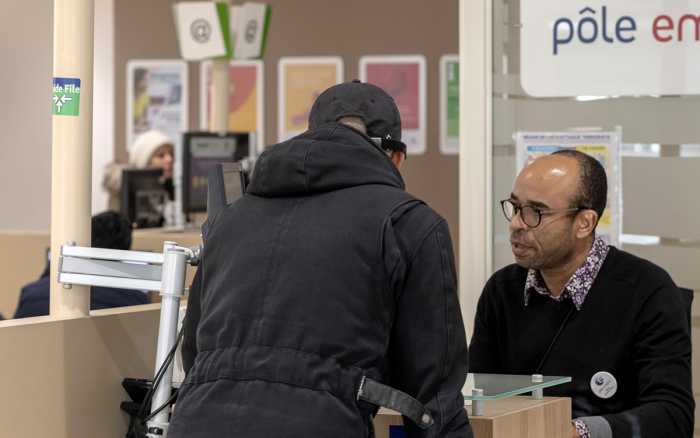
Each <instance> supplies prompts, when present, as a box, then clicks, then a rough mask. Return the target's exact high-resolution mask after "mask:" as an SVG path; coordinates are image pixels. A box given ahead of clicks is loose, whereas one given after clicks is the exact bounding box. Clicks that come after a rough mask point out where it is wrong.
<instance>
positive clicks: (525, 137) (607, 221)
mask: <svg viewBox="0 0 700 438" xmlns="http://www.w3.org/2000/svg"><path fill="white" fill-rule="evenodd" d="M515 141H516V143H515V148H516V166H517V169H516V170H517V172H520V170H522V168H523V167H525V166H526V165H527V164H529V163H531V162H532V161H534V160H535V159H537V158H538V157H541V156H543V155H548V154H551V153H553V152H556V151H560V150H564V149H573V150H577V151H579V152H584V153H586V154H588V155H591V156H593V157H594V158H595V159H597V160H598V161H599V162H600V164H602V165H603V167H604V168H605V173H606V175H607V177H608V202H607V206H606V208H605V211H604V212H603V217H601V218H600V222H599V223H598V229H597V230H596V233H597V235H598V236H600V237H602V238H603V239H605V241H606V242H607V243H608V244H610V245H613V246H619V245H620V235H621V234H622V177H621V171H620V143H621V141H622V133H621V132H619V131H618V132H581V133H579V132H518V133H517V134H516V138H515Z"/></svg>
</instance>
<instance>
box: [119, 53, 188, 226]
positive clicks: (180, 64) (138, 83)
mask: <svg viewBox="0 0 700 438" xmlns="http://www.w3.org/2000/svg"><path fill="white" fill-rule="evenodd" d="M126 71H127V75H126V78H127V79H126V141H127V144H128V145H130V144H132V143H133V142H134V140H135V139H136V137H138V136H139V135H140V134H143V133H144V132H146V131H148V130H150V129H158V130H160V131H162V132H163V133H165V134H166V135H168V136H169V137H170V138H172V139H173V143H174V145H173V146H175V163H182V133H183V132H186V131H187V128H188V126H187V121H188V106H187V103H188V93H187V90H188V78H187V63H186V62H184V61H181V60H130V61H129V62H128V63H127V65H126ZM181 181H182V167H181V166H178V165H176V166H175V167H174V169H173V184H174V186H175V205H174V209H173V211H174V212H181V211H182V208H181V205H182V184H181ZM183 220H184V218H183V215H182V214H178V213H175V214H174V217H173V218H172V219H166V223H167V224H169V225H176V226H181V225H182V224H183Z"/></svg>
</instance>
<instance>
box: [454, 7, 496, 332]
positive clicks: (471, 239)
mask: <svg viewBox="0 0 700 438" xmlns="http://www.w3.org/2000/svg"><path fill="white" fill-rule="evenodd" d="M492 7H493V0H460V2H459V62H460V69H459V74H460V82H459V133H460V134H459V141H460V147H459V289H460V294H459V296H460V304H461V306H462V316H463V318H464V323H465V326H466V329H467V336H468V337H470V338H471V334H472V330H473V327H472V326H473V322H474V314H475V313H476V305H477V302H478V300H479V296H480V295H481V290H482V288H483V287H484V284H486V280H488V278H489V276H490V274H491V265H492V262H491V259H492V257H493V251H492V249H491V247H492V244H491V239H492V230H491V228H492V227H491V214H492V212H491V196H492V195H491V191H492V183H491V165H492V163H491V154H492V152H491V151H492V146H491V90H492V84H491V65H492V64H491V59H492V54H491V47H492V35H491V27H492V24H491V19H492V15H491V14H492V13H491V10H492Z"/></svg>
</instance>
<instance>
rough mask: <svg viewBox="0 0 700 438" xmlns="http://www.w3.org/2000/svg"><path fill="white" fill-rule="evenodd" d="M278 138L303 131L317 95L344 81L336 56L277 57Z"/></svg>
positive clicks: (341, 64)
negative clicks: (278, 58)
mask: <svg viewBox="0 0 700 438" xmlns="http://www.w3.org/2000/svg"><path fill="white" fill-rule="evenodd" d="M277 80H278V85H277V91H278V100H277V102H278V103H277V105H278V116H277V137H278V140H279V141H284V140H287V139H290V138H292V137H294V136H296V135H299V134H301V133H302V132H304V131H306V129H307V127H308V120H309V112H310V111H311V105H313V103H314V101H315V100H316V98H317V97H318V96H319V95H320V94H321V93H322V92H323V91H324V90H325V89H326V88H328V87H330V86H332V85H335V84H338V83H340V82H342V80H343V60H342V59H341V58H339V57H316V58H312V57H309V58H304V57H286V58H280V60H279V64H278V73H277Z"/></svg>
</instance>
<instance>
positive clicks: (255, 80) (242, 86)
mask: <svg viewBox="0 0 700 438" xmlns="http://www.w3.org/2000/svg"><path fill="white" fill-rule="evenodd" d="M211 66H212V63H211V61H204V62H202V63H201V64H200V72H199V127H200V129H202V130H204V131H211V126H210V121H211V117H210V116H211ZM228 77H229V89H228V129H229V131H233V132H253V133H255V145H256V149H257V153H258V154H260V153H261V152H262V151H263V149H264V148H265V123H264V122H265V112H264V102H265V100H264V88H263V85H264V69H263V62H262V61H259V60H255V61H253V60H251V61H243V60H241V61H231V62H230V63H229V71H228Z"/></svg>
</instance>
